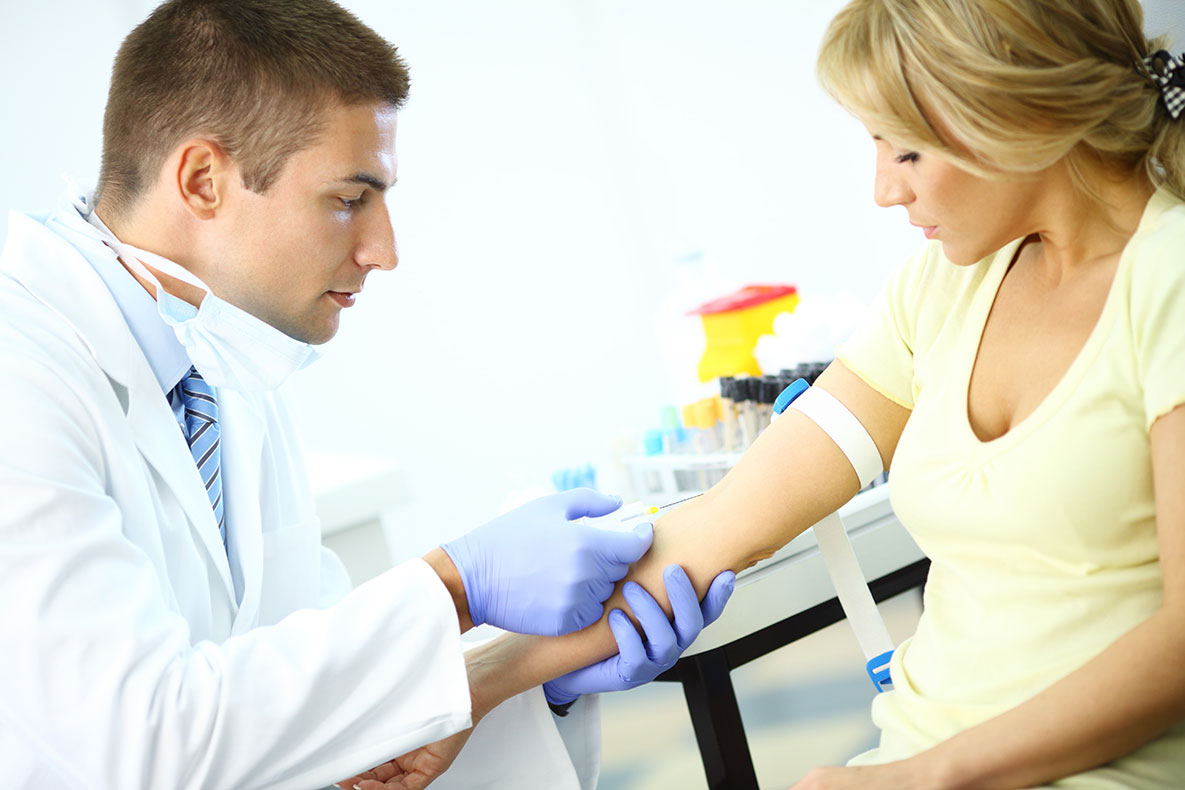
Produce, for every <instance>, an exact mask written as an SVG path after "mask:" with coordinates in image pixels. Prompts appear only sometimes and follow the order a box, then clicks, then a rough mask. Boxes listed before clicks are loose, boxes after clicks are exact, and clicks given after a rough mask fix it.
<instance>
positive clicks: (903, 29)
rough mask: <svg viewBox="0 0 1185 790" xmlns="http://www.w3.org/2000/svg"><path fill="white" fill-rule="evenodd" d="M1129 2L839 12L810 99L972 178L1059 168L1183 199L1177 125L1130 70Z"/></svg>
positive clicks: (1182, 149)
mask: <svg viewBox="0 0 1185 790" xmlns="http://www.w3.org/2000/svg"><path fill="white" fill-rule="evenodd" d="M1142 23H1143V13H1142V11H1141V9H1140V6H1139V4H1138V3H1137V2H1136V0H852V2H851V3H849V4H848V5H847V6H846V7H845V8H844V9H843V10H842V11H840V13H839V14H838V15H837V16H836V17H835V19H834V20H832V22H831V25H830V26H829V27H828V29H827V33H826V35H825V36H824V38H823V44H822V48H821V50H820V52H819V64H818V66H819V78H820V80H821V82H822V84H823V87H824V89H825V90H826V91H827V92H828V93H830V94H831V95H832V96H833V97H834V98H835V99H836V100H837V101H838V102H839V103H840V104H841V105H843V106H844V107H845V108H846V109H847V110H848V111H849V112H851V113H852V114H853V115H855V116H856V117H858V118H860V119H861V120H863V121H864V122H865V123H866V124H868V125H869V127H870V128H872V129H873V130H874V131H876V133H878V134H880V135H883V136H884V137H886V138H889V139H891V140H893V142H895V143H897V144H899V145H902V146H909V147H919V148H925V149H931V150H937V151H939V152H940V153H942V154H943V155H945V156H947V157H949V158H950V159H952V160H953V161H955V162H956V163H957V164H959V165H960V166H962V167H964V168H965V169H967V170H968V171H970V172H973V173H976V174H978V175H983V176H986V177H997V178H998V177H1002V176H1003V177H1010V176H1011V177H1015V176H1023V174H1026V173H1036V172H1038V171H1040V170H1044V169H1045V168H1047V167H1049V166H1051V165H1053V164H1055V163H1056V162H1058V161H1059V160H1061V159H1063V158H1065V160H1066V164H1067V166H1068V167H1069V170H1070V173H1071V176H1072V177H1073V178H1074V180H1075V182H1076V183H1077V185H1078V186H1079V188H1081V189H1082V190H1083V191H1084V192H1086V193H1087V194H1090V195H1094V196H1097V194H1098V193H1097V192H1096V191H1095V190H1094V189H1093V188H1092V187H1091V183H1090V180H1089V178H1088V176H1087V172H1088V171H1093V170H1097V166H1098V165H1102V166H1103V167H1104V168H1105V169H1107V170H1118V171H1120V172H1123V173H1136V172H1138V171H1139V170H1141V169H1143V170H1144V171H1146V172H1147V173H1148V175H1149V177H1150V178H1151V179H1152V182H1153V183H1154V184H1156V185H1158V186H1164V187H1165V188H1167V189H1168V190H1169V191H1171V192H1173V193H1174V194H1176V195H1177V197H1179V198H1182V199H1185V118H1182V119H1180V120H1177V121H1174V120H1173V119H1172V117H1171V116H1170V115H1169V113H1168V110H1167V108H1166V107H1165V105H1164V102H1163V101H1162V99H1161V93H1160V90H1159V88H1158V87H1157V86H1156V85H1155V84H1154V83H1153V82H1152V80H1151V79H1150V76H1149V74H1148V72H1147V68H1146V67H1145V66H1144V65H1143V59H1144V58H1145V57H1146V56H1147V55H1148V54H1150V52H1154V51H1156V50H1157V49H1160V48H1161V47H1162V46H1163V42H1161V41H1159V40H1157V41H1151V42H1150V41H1148V40H1147V39H1146V38H1145V37H1144V34H1143V30H1142Z"/></svg>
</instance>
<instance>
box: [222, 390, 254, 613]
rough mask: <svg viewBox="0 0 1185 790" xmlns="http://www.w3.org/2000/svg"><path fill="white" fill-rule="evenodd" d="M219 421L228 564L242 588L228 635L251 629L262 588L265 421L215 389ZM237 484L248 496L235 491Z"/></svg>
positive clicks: (249, 405) (236, 396)
mask: <svg viewBox="0 0 1185 790" xmlns="http://www.w3.org/2000/svg"><path fill="white" fill-rule="evenodd" d="M217 397H218V403H219V418H220V420H221V422H222V479H223V485H224V486H227V487H228V488H227V492H228V493H227V496H226V500H225V501H226V523H227V525H228V528H227V539H228V541H229V549H230V556H231V561H232V562H235V563H237V565H238V568H239V579H240V580H241V583H242V585H243V589H242V599H241V600H240V602H239V611H238V614H237V615H236V616H235V621H234V625H233V626H232V628H231V633H232V634H241V633H244V632H246V631H248V630H250V629H251V628H253V627H254V626H255V623H256V621H257V620H258V615H259V601H260V595H261V592H262V584H263V513H262V511H261V509H260V491H259V481H260V480H261V479H262V475H263V439H264V425H265V422H264V417H263V413H262V412H261V410H260V409H259V407H258V405H257V404H256V403H255V402H254V401H252V400H251V399H250V397H249V396H247V395H244V394H243V393H241V392H236V391H234V390H226V389H219V390H218V391H217ZM238 485H244V486H251V487H252V490H251V491H249V492H244V491H235V490H234V487H235V486H238Z"/></svg>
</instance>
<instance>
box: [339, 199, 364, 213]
mask: <svg viewBox="0 0 1185 790" xmlns="http://www.w3.org/2000/svg"><path fill="white" fill-rule="evenodd" d="M338 201H340V202H341V204H342V206H343V207H344V208H346V209H347V210H348V209H353V208H357V207H358V206H361V205H362V195H359V196H358V197H356V198H338Z"/></svg>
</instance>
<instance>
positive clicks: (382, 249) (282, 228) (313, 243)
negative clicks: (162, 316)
mask: <svg viewBox="0 0 1185 790" xmlns="http://www.w3.org/2000/svg"><path fill="white" fill-rule="evenodd" d="M395 116H396V113H395V110H394V109H392V108H390V107H386V106H366V105H361V106H353V107H340V106H335V107H333V108H332V109H329V110H327V111H326V125H325V129H324V130H323V131H322V133H321V135H320V136H319V138H318V142H317V143H316V144H315V145H313V146H311V147H309V148H306V149H304V150H302V151H300V152H298V153H296V154H294V155H293V156H292V157H291V158H290V159H289V160H288V161H287V162H286V163H285V164H284V167H283V170H282V171H281V172H280V175H279V177H278V178H277V179H276V180H275V182H274V183H273V184H272V186H271V188H270V189H268V190H267V192H266V193H264V194H258V193H255V192H251V191H250V190H247V189H245V188H243V187H242V184H241V183H240V182H238V179H237V178H235V179H232V182H234V183H232V184H231V185H230V186H229V187H228V189H227V191H226V192H225V193H224V201H223V214H222V216H223V217H224V218H225V222H223V223H221V225H220V227H219V232H218V236H217V241H216V243H215V249H216V250H217V254H216V255H215V256H214V257H215V259H214V260H210V261H208V262H207V265H208V266H209V268H208V269H206V271H204V272H202V275H203V276H204V278H205V279H206V282H207V284H209V286H210V287H211V288H212V289H213V291H214V292H215V293H217V294H218V295H219V296H221V297H223V298H224V299H226V301H228V302H231V303H232V304H234V305H236V306H238V307H241V308H242V309H244V310H246V311H247V312H249V313H251V314H252V315H254V316H256V317H257V318H260V319H262V320H264V321H266V322H267V323H269V324H271V325H272V326H274V327H276V328H277V329H279V330H281V331H283V332H284V333H286V334H288V335H290V336H292V337H294V338H297V339H298V340H303V341H305V342H308V343H324V342H325V341H327V340H329V339H330V338H332V337H333V336H334V335H335V334H336V333H337V329H338V321H339V314H340V313H341V311H342V309H343V308H346V307H349V306H350V305H352V304H353V303H354V299H355V295H356V294H357V293H358V292H359V291H361V290H362V284H363V281H364V280H365V279H366V275H367V274H369V273H370V272H371V271H372V270H374V269H387V270H389V269H393V268H395V266H396V265H397V264H398V262H399V258H398V254H397V252H396V248H395V234H394V231H393V229H392V227H391V218H390V216H389V214H388V212H387V206H386V204H385V203H384V201H383V193H384V192H385V190H386V189H387V188H388V187H390V186H391V185H392V184H394V183H395V171H396V161H395Z"/></svg>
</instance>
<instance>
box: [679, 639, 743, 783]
mask: <svg viewBox="0 0 1185 790" xmlns="http://www.w3.org/2000/svg"><path fill="white" fill-rule="evenodd" d="M677 670H678V674H679V680H680V681H681V682H682V683H683V695H684V697H686V698H687V709H688V712H689V713H690V714H691V724H692V727H693V728H694V729H695V739H696V741H697V742H698V744H699V751H700V756H701V757H702V758H703V761H704V773H705V774H706V775H707V778H708V787H709V788H712V790H717V789H718V788H719V789H720V790H750V788H752V790H757V773H756V771H754V769H753V758H752V756H751V755H750V754H749V742H748V740H747V739H746V738H745V727H744V725H743V724H742V723H741V709H740V708H739V707H738V706H737V697H736V692H735V691H734V690H733V688H732V677H731V676H730V675H729V666H728V658H727V657H726V656H725V654H724V648H723V647H719V648H716V649H715V650H709V651H708V652H706V653H700V654H699V655H695V656H691V657H690V658H688V659H685V660H683V661H680V662H679V664H678V665H677Z"/></svg>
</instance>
